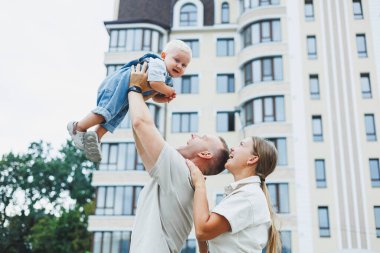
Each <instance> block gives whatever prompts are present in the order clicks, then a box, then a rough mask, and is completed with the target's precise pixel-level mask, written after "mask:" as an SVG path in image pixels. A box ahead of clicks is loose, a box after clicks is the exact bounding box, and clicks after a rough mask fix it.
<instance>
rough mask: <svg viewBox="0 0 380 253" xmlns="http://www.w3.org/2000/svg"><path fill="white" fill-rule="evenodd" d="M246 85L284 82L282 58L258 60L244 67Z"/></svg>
mask: <svg viewBox="0 0 380 253" xmlns="http://www.w3.org/2000/svg"><path fill="white" fill-rule="evenodd" d="M243 71H244V85H249V84H252V83H258V82H267V81H278V80H282V57H278V56H276V57H265V58H258V59H254V60H252V61H249V62H247V63H246V64H244V66H243Z"/></svg>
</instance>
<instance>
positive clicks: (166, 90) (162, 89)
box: [149, 82, 175, 97]
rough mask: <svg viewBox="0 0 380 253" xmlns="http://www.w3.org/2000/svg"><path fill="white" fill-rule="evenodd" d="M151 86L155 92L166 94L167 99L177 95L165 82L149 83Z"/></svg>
mask: <svg viewBox="0 0 380 253" xmlns="http://www.w3.org/2000/svg"><path fill="white" fill-rule="evenodd" d="M149 85H150V87H151V88H152V89H153V90H155V91H157V92H159V93H161V94H164V95H165V96H166V97H171V96H173V94H174V93H175V90H174V89H173V88H171V87H169V86H167V85H166V83H164V82H149Z"/></svg>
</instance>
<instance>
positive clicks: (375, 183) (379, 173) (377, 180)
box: [369, 158, 380, 187]
mask: <svg viewBox="0 0 380 253" xmlns="http://www.w3.org/2000/svg"><path fill="white" fill-rule="evenodd" d="M369 169H370V173H371V184H372V187H380V165H379V159H373V158H372V159H369Z"/></svg>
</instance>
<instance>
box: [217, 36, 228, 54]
mask: <svg viewBox="0 0 380 253" xmlns="http://www.w3.org/2000/svg"><path fill="white" fill-rule="evenodd" d="M226 55H227V41H226V40H224V39H223V40H218V41H217V56H226Z"/></svg>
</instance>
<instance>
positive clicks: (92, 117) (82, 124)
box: [77, 112, 104, 135]
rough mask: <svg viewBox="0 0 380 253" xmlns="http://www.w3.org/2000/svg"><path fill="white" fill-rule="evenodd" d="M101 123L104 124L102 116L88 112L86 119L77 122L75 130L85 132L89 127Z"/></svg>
mask: <svg viewBox="0 0 380 253" xmlns="http://www.w3.org/2000/svg"><path fill="white" fill-rule="evenodd" d="M102 122H104V117H103V116H102V115H99V114H96V113H93V112H90V113H89V114H88V115H87V116H86V117H84V118H83V119H81V120H80V121H78V124H77V130H78V131H80V132H86V131H87V129H89V128H90V127H93V126H96V125H99V124H101V123H102ZM103 135H104V134H103Z"/></svg>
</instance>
